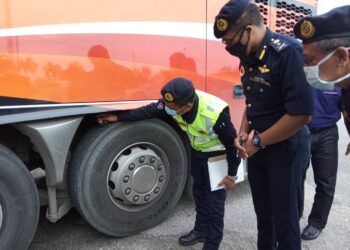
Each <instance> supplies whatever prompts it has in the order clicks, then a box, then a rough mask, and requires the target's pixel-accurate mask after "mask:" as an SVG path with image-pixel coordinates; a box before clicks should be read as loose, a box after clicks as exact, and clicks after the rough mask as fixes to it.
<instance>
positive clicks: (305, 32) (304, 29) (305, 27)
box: [300, 20, 315, 38]
mask: <svg viewBox="0 0 350 250" xmlns="http://www.w3.org/2000/svg"><path fill="white" fill-rule="evenodd" d="M300 34H301V36H302V37H303V38H310V37H312V36H313V35H314V34H315V26H314V25H313V24H312V22H310V21H308V20H304V22H303V23H302V24H301V26H300Z"/></svg>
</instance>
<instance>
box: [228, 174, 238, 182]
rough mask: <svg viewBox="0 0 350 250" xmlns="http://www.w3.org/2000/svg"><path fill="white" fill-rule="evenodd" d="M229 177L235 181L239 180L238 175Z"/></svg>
mask: <svg viewBox="0 0 350 250" xmlns="http://www.w3.org/2000/svg"><path fill="white" fill-rule="evenodd" d="M227 177H228V178H230V179H231V180H233V181H237V180H238V176H237V175H236V176H231V175H228V176H227Z"/></svg>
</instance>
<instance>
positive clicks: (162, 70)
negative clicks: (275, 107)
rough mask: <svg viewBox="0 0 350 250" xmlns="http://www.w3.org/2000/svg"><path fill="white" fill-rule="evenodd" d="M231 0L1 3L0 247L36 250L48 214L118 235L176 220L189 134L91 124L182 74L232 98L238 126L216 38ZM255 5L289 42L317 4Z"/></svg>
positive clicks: (236, 90)
mask: <svg viewBox="0 0 350 250" xmlns="http://www.w3.org/2000/svg"><path fill="white" fill-rule="evenodd" d="M225 2H226V0H204V1H203V0H191V1H184V0H177V1H168V0H163V1H156V0H136V1H122V0H100V1H95V0H91V1H82V0H75V1H67V0H61V1H44V0H32V1H20V0H0V249H25V248H27V247H28V246H29V244H30V242H31V240H32V239H33V237H34V235H35V232H36V227H37V224H38V217H39V208H40V206H47V214H46V217H47V219H48V220H50V221H52V222H56V221H57V220H59V219H60V218H61V217H62V216H64V215H65V214H66V213H67V212H68V211H69V210H70V209H71V208H72V207H76V208H77V210H78V211H79V213H80V214H81V215H82V216H83V217H84V218H85V219H86V221H88V222H89V223H90V224H91V226H93V227H94V228H96V229H97V230H99V231H100V232H102V233H105V234H107V235H111V236H126V235H130V234H134V233H137V232H140V231H142V230H145V229H147V228H150V227H152V226H154V225H156V224H158V223H160V222H161V221H163V220H164V219H165V218H166V217H167V216H168V214H169V213H170V212H171V211H172V210H173V208H174V207H175V205H176V204H177V202H178V200H179V198H180V197H181V195H182V193H183V190H184V188H185V185H186V183H190V181H189V180H190V179H189V178H188V176H189V174H188V173H189V168H190V166H189V161H188V157H189V153H188V152H189V151H188V148H189V144H188V142H187V139H186V137H185V136H184V135H183V134H182V133H181V132H180V131H179V130H178V129H177V128H176V127H173V126H172V125H171V124H169V123H167V122H166V121H161V120H157V119H154V120H147V121H141V122H134V123H116V124H108V125H107V126H103V127H99V126H97V124H96V119H95V117H96V115H97V114H99V113H103V112H110V111H116V112H118V111H124V110H130V109H134V108H137V107H140V106H143V105H145V104H148V103H150V102H153V101H155V100H157V99H158V98H159V97H160V94H159V90H160V88H161V86H163V84H164V83H166V82H167V81H168V80H170V79H172V78H174V77H179V76H181V77H186V78H189V79H191V80H192V81H193V82H194V84H195V87H196V88H197V89H200V90H203V91H206V92H208V93H212V94H214V95H216V96H219V97H221V98H223V99H224V100H226V101H227V102H228V103H229V104H230V107H231V116H232V118H233V123H234V124H235V126H236V128H237V127H238V126H239V125H240V119H241V115H242V111H243V109H244V105H245V103H244V98H243V96H242V88H241V85H240V73H239V70H238V68H239V67H238V65H239V61H238V60H237V59H235V58H233V57H232V56H230V55H229V54H228V53H226V52H225V49H224V45H223V44H222V43H221V42H220V41H219V40H216V39H215V38H214V36H213V21H214V17H215V15H216V14H217V13H218V11H219V9H220V8H221V7H222V5H223V4H224V3H225ZM255 2H256V3H257V4H258V5H259V7H260V9H261V12H262V15H263V16H264V20H265V23H266V24H267V25H268V26H269V27H270V28H272V29H273V30H275V31H277V32H281V33H284V34H288V35H291V34H292V28H293V25H294V24H295V22H296V21H297V20H298V19H300V18H302V17H303V16H305V15H311V14H315V11H316V4H317V0H298V1H297V0H293V1H291V0H284V1H281V0H256V1H255ZM244 173H245V171H244V167H243V164H242V166H240V169H239V176H240V179H239V180H240V181H242V180H244V178H245V174H244Z"/></svg>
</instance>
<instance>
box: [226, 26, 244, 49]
mask: <svg viewBox="0 0 350 250" xmlns="http://www.w3.org/2000/svg"><path fill="white" fill-rule="evenodd" d="M246 26H247V25H245V26H242V27H240V28H239V29H238V30H237V31H236V32H235V33H234V34H233V35H232V37H231V38H230V39H227V40H225V39H222V40H221V42H222V43H223V44H225V45H226V46H232V45H233V44H234V43H233V40H234V39H235V37H236V36H237V35H238V34H239V33H240V32H241V31H242V30H243V29H244V28H245V27H246ZM243 32H244V31H243ZM243 32H242V33H241V36H240V39H241V38H242V36H243ZM240 39H239V40H240Z"/></svg>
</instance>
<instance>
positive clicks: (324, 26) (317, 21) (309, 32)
mask: <svg viewBox="0 0 350 250" xmlns="http://www.w3.org/2000/svg"><path fill="white" fill-rule="evenodd" d="M294 34H295V36H296V37H297V38H299V39H301V40H302V41H303V44H304V49H303V50H304V58H305V66H306V67H305V74H306V77H307V81H308V82H309V83H310V84H311V85H312V86H314V87H315V88H320V89H326V90H327V89H328V90H329V89H330V90H332V89H333V87H334V86H335V85H336V86H339V87H340V88H342V100H343V105H344V112H343V114H344V122H345V125H346V128H347V130H348V133H349V135H350V116H349V114H350V5H345V6H342V7H338V8H334V9H333V10H331V11H329V12H327V13H325V14H323V15H319V16H314V17H305V18H303V19H301V20H300V21H299V22H298V23H297V24H296V25H295V27H294ZM349 153H350V143H349V144H348V146H347V149H346V152H345V154H346V155H348V154H349Z"/></svg>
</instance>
